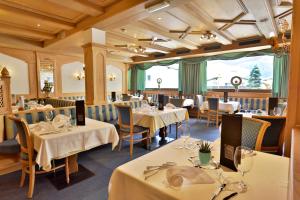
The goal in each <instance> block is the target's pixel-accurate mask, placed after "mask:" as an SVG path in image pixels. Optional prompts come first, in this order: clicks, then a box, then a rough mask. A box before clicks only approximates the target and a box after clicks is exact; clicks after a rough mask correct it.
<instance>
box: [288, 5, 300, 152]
mask: <svg viewBox="0 0 300 200" xmlns="http://www.w3.org/2000/svg"><path fill="white" fill-rule="evenodd" d="M299 36H300V1H294V2H293V23H292V40H291V52H290V72H289V88H288V92H289V94H288V110H287V123H286V128H285V132H284V133H285V134H284V135H285V137H284V138H285V155H286V156H289V155H290V147H291V131H292V128H293V127H295V126H296V125H300V96H299V95H300V67H299V66H300V57H299V55H300V37H299Z"/></svg>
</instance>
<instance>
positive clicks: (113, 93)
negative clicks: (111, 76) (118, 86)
mask: <svg viewBox="0 0 300 200" xmlns="http://www.w3.org/2000/svg"><path fill="white" fill-rule="evenodd" d="M116 100H117V97H116V92H111V101H112V102H115V101H116Z"/></svg>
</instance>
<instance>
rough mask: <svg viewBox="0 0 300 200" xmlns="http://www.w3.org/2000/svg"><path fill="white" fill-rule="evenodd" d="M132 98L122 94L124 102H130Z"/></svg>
mask: <svg viewBox="0 0 300 200" xmlns="http://www.w3.org/2000/svg"><path fill="white" fill-rule="evenodd" d="M130 99H131V96H129V95H128V94H122V101H130Z"/></svg>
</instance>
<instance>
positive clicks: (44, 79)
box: [40, 58, 55, 96]
mask: <svg viewBox="0 0 300 200" xmlns="http://www.w3.org/2000/svg"><path fill="white" fill-rule="evenodd" d="M54 68H55V61H54V60H51V59H49V58H45V59H43V60H41V61H40V87H41V90H42V92H44V93H45V94H46V96H48V95H49V93H53V92H54Z"/></svg>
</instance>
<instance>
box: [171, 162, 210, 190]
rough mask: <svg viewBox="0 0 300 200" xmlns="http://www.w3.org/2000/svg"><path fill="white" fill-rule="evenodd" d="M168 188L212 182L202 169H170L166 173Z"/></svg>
mask: <svg viewBox="0 0 300 200" xmlns="http://www.w3.org/2000/svg"><path fill="white" fill-rule="evenodd" d="M166 178H167V181H168V183H169V184H170V186H173V187H180V186H182V185H183V184H185V185H193V184H212V183H214V180H213V179H212V178H211V177H210V176H209V175H208V174H207V173H206V172H205V171H203V170H202V169H200V168H195V167H190V166H174V167H170V168H169V169H168V170H167V172H166Z"/></svg>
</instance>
